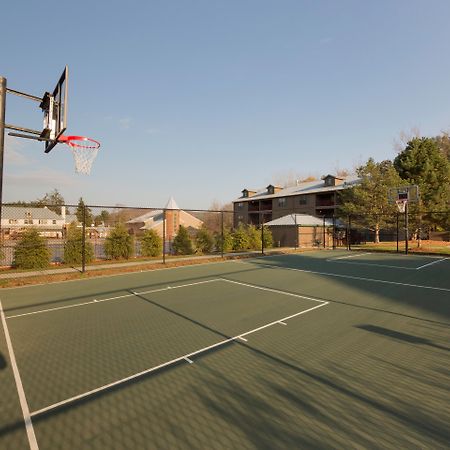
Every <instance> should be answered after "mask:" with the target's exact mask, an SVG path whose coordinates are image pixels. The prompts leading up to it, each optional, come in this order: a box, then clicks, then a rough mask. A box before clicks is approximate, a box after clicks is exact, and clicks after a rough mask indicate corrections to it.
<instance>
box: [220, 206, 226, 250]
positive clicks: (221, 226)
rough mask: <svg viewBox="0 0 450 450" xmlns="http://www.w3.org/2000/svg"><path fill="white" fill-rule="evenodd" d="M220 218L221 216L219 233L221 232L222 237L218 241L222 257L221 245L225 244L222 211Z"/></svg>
mask: <svg viewBox="0 0 450 450" xmlns="http://www.w3.org/2000/svg"><path fill="white" fill-rule="evenodd" d="M220 218H221V223H220V228H221V233H222V238H221V240H220V242H221V246H220V247H221V249H220V253H221V255H222V258H223V246H224V244H225V242H224V240H225V237H224V230H223V211H221V212H220Z"/></svg>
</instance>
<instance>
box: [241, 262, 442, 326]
mask: <svg viewBox="0 0 450 450" xmlns="http://www.w3.org/2000/svg"><path fill="white" fill-rule="evenodd" d="M245 264H246V265H253V266H257V267H260V268H261V269H263V270H264V269H265V270H266V273H267V270H273V271H274V272H273V277H271V276H270V275H267V276H266V277H265V278H264V279H263V283H260V282H258V284H261V285H264V286H267V287H269V288H270V287H272V288H273V287H274V285H275V284H276V282H277V278H278V275H276V271H277V270H280V269H281V270H283V269H284V270H286V271H290V272H291V273H292V274H293V277H292V280H293V281H292V283H290V284H291V285H293V284H296V285H297V286H298V288H297V289H296V290H295V293H296V294H303V295H311V296H314V297H317V298H320V299H321V300H325V301H329V302H334V303H342V304H348V305H351V306H355V307H369V308H370V307H373V308H374V310H376V309H377V310H379V311H384V312H388V313H394V314H401V315H404V316H405V317H411V318H414V319H418V320H423V321H429V322H434V323H439V324H441V325H445V326H447V327H450V321H449V320H450V302H448V296H449V295H450V292H449V289H450V285H449V283H448V278H449V277H448V275H447V273H448V271H447V272H446V271H445V270H443V269H442V268H438V267H437V266H433V268H430V269H429V270H430V271H429V272H423V271H408V272H407V273H405V272H401V273H399V272H397V273H396V275H398V276H395V277H393V276H392V275H393V272H392V270H393V269H383V270H380V269H379V268H376V267H374V268H370V267H369V268H367V266H364V267H362V268H361V267H360V268H358V267H356V266H355V267H349V266H345V265H342V267H340V266H339V267H336V266H332V267H330V266H328V265H327V264H328V263H327V262H326V260H324V259H323V258H311V257H308V256H307V255H289V256H286V255H285V256H274V257H270V258H268V259H266V260H264V259H258V260H248V261H245ZM426 270H428V269H426ZM431 270H434V272H431ZM296 271H297V272H296ZM422 272H423V273H422ZM302 274H305V276H308V275H313V276H315V277H318V278H319V279H322V280H323V281H324V283H322V285H321V286H320V288H317V286H316V284H315V283H314V282H312V283H311V282H310V281H308V280H307V279H306V278H303V276H302ZM388 274H389V279H387V280H384V278H383V277H384V276H386V277H387V275H388ZM431 274H433V276H432V275H431ZM419 276H420V277H422V278H420V279H419ZM427 277H431V279H436V280H438V281H439V285H440V286H441V288H440V287H439V286H436V288H435V289H433V285H432V282H431V283H430V281H429V280H428V278H427ZM433 277H434V278H433ZM438 281H436V283H437V282H438ZM402 283H403V284H402ZM414 285H418V286H425V287H422V288H420V287H417V286H414ZM426 286H429V288H427V287H426ZM444 286H445V287H444ZM440 289H441V290H440ZM325 291H327V292H329V293H330V295H328V294H327V295H324V294H323V293H324V292H325ZM293 292H294V291H293ZM388 304H389V308H387V306H388ZM380 305H384V306H385V307H384V308H383V307H381V306H380ZM439 318H442V320H444V321H440V320H439Z"/></svg>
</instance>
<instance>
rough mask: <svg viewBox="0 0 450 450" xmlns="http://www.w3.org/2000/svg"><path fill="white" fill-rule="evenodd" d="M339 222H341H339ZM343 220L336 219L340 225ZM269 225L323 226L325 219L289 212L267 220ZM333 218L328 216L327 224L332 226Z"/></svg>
mask: <svg viewBox="0 0 450 450" xmlns="http://www.w3.org/2000/svg"><path fill="white" fill-rule="evenodd" d="M338 222H339V223H338ZM340 224H341V222H340V221H338V220H336V225H340ZM265 225H267V226H295V225H297V226H323V219H322V218H320V217H314V216H311V215H309V214H287V215H286V216H283V217H279V218H278V219H274V220H271V221H270V222H267V223H266V224H265ZM332 225H333V219H330V218H326V219H325V226H332Z"/></svg>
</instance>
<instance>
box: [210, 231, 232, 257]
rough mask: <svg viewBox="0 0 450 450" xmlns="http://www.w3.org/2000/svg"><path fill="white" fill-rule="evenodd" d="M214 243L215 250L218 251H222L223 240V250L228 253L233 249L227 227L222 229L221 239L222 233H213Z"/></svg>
mask: <svg viewBox="0 0 450 450" xmlns="http://www.w3.org/2000/svg"><path fill="white" fill-rule="evenodd" d="M214 241H215V243H214V245H215V246H216V250H217V251H218V252H221V251H222V242H223V252H224V253H228V252H231V250H233V235H232V234H231V231H230V230H228V229H226V228H225V229H224V230H223V239H222V233H216V234H215V235H214Z"/></svg>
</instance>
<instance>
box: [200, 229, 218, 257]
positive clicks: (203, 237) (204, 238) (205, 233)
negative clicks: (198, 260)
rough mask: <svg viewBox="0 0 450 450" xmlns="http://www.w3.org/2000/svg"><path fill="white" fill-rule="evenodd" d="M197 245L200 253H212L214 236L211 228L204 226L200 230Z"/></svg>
mask: <svg viewBox="0 0 450 450" xmlns="http://www.w3.org/2000/svg"><path fill="white" fill-rule="evenodd" d="M196 245H197V251H198V252H199V253H211V250H212V248H213V245H214V242H213V238H212V236H211V233H210V232H209V230H208V229H207V228H206V227H204V226H203V227H201V228H200V230H198V233H197V237H196Z"/></svg>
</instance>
